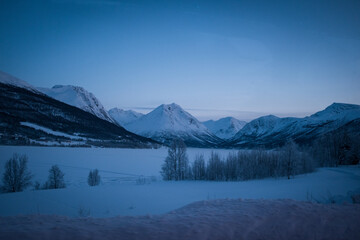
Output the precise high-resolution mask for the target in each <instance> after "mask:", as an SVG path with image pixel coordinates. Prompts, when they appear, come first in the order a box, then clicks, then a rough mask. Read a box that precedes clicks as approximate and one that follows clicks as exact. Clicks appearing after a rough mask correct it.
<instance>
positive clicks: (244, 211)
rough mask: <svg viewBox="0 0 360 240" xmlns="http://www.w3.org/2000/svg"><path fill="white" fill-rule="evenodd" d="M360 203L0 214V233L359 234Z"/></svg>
mask: <svg viewBox="0 0 360 240" xmlns="http://www.w3.org/2000/svg"><path fill="white" fill-rule="evenodd" d="M359 219H360V205H322V204H315V203H309V202H298V201H294V200H241V199H232V200H230V199H223V200H211V201H199V202H195V203H192V204H190V205H187V206H185V207H183V208H180V209H177V210H175V211H171V212H169V213H167V214H162V215H146V216H136V217H125V216H118V217H113V218H68V217H61V216H49V215H47V216H44V215H32V216H19V217H0V239H8V240H10V239H52V240H53V239H78V240H79V239H127V240H130V239H157V240H159V239H166V240H171V239H192V240H197V239H204V240H205V239H219V240H220V239H222V240H226V239H236V240H239V239H248V240H249V239H267V240H269V239H276V240H278V239H336V240H339V239H354V240H355V239H360V228H359Z"/></svg>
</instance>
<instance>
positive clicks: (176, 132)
mask: <svg viewBox="0 0 360 240" xmlns="http://www.w3.org/2000/svg"><path fill="white" fill-rule="evenodd" d="M125 127H126V129H128V130H129V131H132V132H135V133H137V134H139V135H141V136H144V137H149V138H152V139H154V140H157V141H159V142H163V143H166V144H168V143H170V142H171V141H172V140H173V139H176V138H181V139H182V140H183V141H184V142H185V144H186V145H187V146H192V147H214V146H216V145H217V144H219V143H221V142H222V140H221V139H220V138H218V137H217V136H215V135H214V134H212V133H211V132H210V131H209V130H208V129H207V128H206V127H205V126H204V125H203V124H202V123H200V122H199V121H198V120H197V119H196V118H195V117H193V116H192V115H191V114H189V113H188V112H186V111H184V110H183V109H182V108H181V107H180V106H179V105H177V104H175V103H172V104H162V105H160V106H159V107H157V108H156V109H154V110H153V111H151V112H150V113H148V114H146V115H144V116H142V117H141V118H139V119H138V120H136V121H135V122H132V123H130V124H127V125H125Z"/></svg>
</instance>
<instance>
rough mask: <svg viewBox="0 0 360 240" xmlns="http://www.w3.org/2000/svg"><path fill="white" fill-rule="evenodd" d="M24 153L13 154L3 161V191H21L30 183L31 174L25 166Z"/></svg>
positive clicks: (26, 159)
mask: <svg viewBox="0 0 360 240" xmlns="http://www.w3.org/2000/svg"><path fill="white" fill-rule="evenodd" d="M27 161H28V158H27V156H26V155H21V156H19V155H17V154H14V155H13V156H12V157H11V158H10V159H9V160H8V161H7V162H6V163H5V172H4V175H3V178H2V182H3V186H2V189H3V191H4V192H21V191H23V190H24V189H26V188H27V187H28V186H30V185H31V181H30V180H31V178H32V174H31V173H30V171H29V170H28V168H27Z"/></svg>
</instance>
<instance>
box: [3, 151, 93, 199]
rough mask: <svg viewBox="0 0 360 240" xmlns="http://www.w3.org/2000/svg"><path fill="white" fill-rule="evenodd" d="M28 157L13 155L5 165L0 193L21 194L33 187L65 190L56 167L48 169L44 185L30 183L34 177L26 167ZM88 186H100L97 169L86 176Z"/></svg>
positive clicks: (63, 181)
mask: <svg viewBox="0 0 360 240" xmlns="http://www.w3.org/2000/svg"><path fill="white" fill-rule="evenodd" d="M27 163H28V157H27V156H26V155H18V154H14V155H13V156H12V157H11V158H10V159H9V160H8V161H6V163H5V166H4V167H5V169H4V170H5V171H4V173H3V176H2V185H1V186H0V189H1V191H2V192H21V191H23V190H25V189H26V188H28V187H29V186H31V185H33V186H34V189H35V190H40V189H58V188H65V187H66V184H65V180H64V175H65V174H64V173H63V172H62V171H61V170H60V168H59V166H58V165H53V166H52V167H51V168H50V169H49V175H48V180H47V181H46V182H45V183H44V184H42V185H41V184H40V183H39V182H38V181H36V182H35V183H32V181H31V180H32V178H33V177H34V175H33V174H32V173H31V172H30V171H29V169H28V167H27ZM87 181H88V184H89V186H96V185H99V184H100V175H99V171H98V170H97V169H95V170H90V172H89V175H88V179H87Z"/></svg>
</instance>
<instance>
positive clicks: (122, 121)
mask: <svg viewBox="0 0 360 240" xmlns="http://www.w3.org/2000/svg"><path fill="white" fill-rule="evenodd" d="M108 113H109V115H110V117H111V118H112V119H113V120H114V121H115V122H117V123H118V124H119V125H120V126H125V125H127V124H129V123H132V122H134V121H135V120H137V119H139V118H140V117H142V116H144V114H142V113H138V112H135V111H132V110H123V109H120V108H112V109H110V110H109V111H108Z"/></svg>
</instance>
